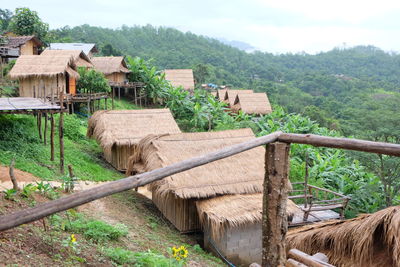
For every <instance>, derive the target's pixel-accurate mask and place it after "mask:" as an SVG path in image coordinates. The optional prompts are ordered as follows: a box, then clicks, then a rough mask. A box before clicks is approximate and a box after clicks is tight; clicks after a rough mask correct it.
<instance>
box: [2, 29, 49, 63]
mask: <svg viewBox="0 0 400 267" xmlns="http://www.w3.org/2000/svg"><path fill="white" fill-rule="evenodd" d="M0 39H4V41H5V42H4V44H0V47H2V48H3V47H4V48H5V49H6V53H5V55H2V57H3V56H4V57H6V58H17V57H19V56H21V55H38V54H39V52H40V48H41V47H42V46H43V43H42V42H41V41H40V40H39V39H38V38H37V37H36V36H34V35H25V36H1V35H0Z"/></svg>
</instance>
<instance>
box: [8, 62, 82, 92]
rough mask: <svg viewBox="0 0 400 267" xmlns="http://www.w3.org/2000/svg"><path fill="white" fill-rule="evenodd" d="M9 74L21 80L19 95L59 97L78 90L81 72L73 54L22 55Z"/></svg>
mask: <svg viewBox="0 0 400 267" xmlns="http://www.w3.org/2000/svg"><path fill="white" fill-rule="evenodd" d="M9 76H10V77H11V78H12V79H18V80H19V96H21V97H36V98H44V97H51V98H57V97H58V96H59V94H60V93H61V92H63V93H64V94H69V93H74V92H76V86H75V85H76V80H77V79H79V74H78V72H77V69H76V65H75V63H74V57H73V56H66V55H63V56H37V55H30V56H25V55H24V56H20V57H19V58H18V59H17V61H16V62H15V65H14V67H13V68H12V69H11V71H10V73H9Z"/></svg>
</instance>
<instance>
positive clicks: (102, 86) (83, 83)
mask: <svg viewBox="0 0 400 267" xmlns="http://www.w3.org/2000/svg"><path fill="white" fill-rule="evenodd" d="M78 72H79V75H80V78H79V80H78V83H77V89H78V91H79V92H80V93H98V92H110V91H111V88H110V85H109V84H108V80H107V79H106V78H105V77H104V75H103V73H101V72H98V71H95V70H93V69H90V70H88V69H86V68H83V67H80V68H79V69H78Z"/></svg>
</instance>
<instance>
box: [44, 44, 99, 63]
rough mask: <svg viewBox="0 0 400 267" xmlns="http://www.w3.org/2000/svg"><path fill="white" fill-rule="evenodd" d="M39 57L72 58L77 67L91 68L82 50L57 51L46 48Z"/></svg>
mask: <svg viewBox="0 0 400 267" xmlns="http://www.w3.org/2000/svg"><path fill="white" fill-rule="evenodd" d="M40 55H41V56H72V57H73V58H74V62H75V65H76V66H77V67H87V68H91V67H93V64H92V62H91V61H90V59H89V57H88V56H87V55H86V54H85V53H83V51H82V50H59V49H49V48H46V49H45V50H44V51H43V52H42V53H41V54H40Z"/></svg>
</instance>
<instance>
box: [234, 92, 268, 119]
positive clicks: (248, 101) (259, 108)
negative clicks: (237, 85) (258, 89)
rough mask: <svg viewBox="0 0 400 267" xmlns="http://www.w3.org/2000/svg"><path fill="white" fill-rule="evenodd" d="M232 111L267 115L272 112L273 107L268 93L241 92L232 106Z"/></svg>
mask: <svg viewBox="0 0 400 267" xmlns="http://www.w3.org/2000/svg"><path fill="white" fill-rule="evenodd" d="M232 111H234V112H239V111H242V112H244V113H246V114H257V115H265V114H269V113H271V112H272V107H271V104H270V102H269V99H268V96H267V94H266V93H252V94H248V93H244V94H242V93H239V94H237V96H236V99H235V102H234V104H233V106H232Z"/></svg>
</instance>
